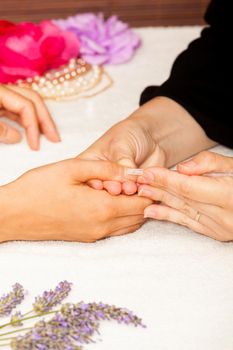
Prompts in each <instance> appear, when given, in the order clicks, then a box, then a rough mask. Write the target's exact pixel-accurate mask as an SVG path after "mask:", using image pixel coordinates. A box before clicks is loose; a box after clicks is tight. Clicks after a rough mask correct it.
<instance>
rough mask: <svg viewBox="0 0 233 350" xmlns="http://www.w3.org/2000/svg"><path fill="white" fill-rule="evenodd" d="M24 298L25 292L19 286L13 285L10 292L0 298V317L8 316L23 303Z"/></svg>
mask: <svg viewBox="0 0 233 350" xmlns="http://www.w3.org/2000/svg"><path fill="white" fill-rule="evenodd" d="M24 296H25V292H24V289H23V287H22V286H21V284H19V283H15V284H14V285H13V286H12V291H11V292H10V293H8V294H4V295H3V296H2V297H1V298H0V317H1V316H7V315H10V313H11V312H12V310H13V309H14V308H15V307H16V306H17V305H19V304H20V303H21V302H22V301H23V299H24Z"/></svg>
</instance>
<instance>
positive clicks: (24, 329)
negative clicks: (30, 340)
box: [1, 327, 33, 340]
mask: <svg viewBox="0 0 233 350" xmlns="http://www.w3.org/2000/svg"><path fill="white" fill-rule="evenodd" d="M32 328H33V327H26V328H21V329H16V330H14V331H10V332H6V333H3V334H1V337H2V336H4V335H9V334H14V333H17V332H23V331H28V330H30V329H32ZM5 340H6V339H5Z"/></svg>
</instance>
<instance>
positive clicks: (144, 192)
mask: <svg viewBox="0 0 233 350" xmlns="http://www.w3.org/2000/svg"><path fill="white" fill-rule="evenodd" d="M138 194H139V196H144V197H147V198H150V199H152V200H155V201H161V202H162V204H163V205H166V206H169V207H170V208H173V209H176V210H179V211H180V212H182V213H183V214H184V215H186V216H188V217H190V218H191V219H193V220H195V218H196V216H197V213H198V212H199V213H201V214H203V215H204V216H201V217H202V218H205V217H208V218H210V219H211V221H208V222H207V219H205V225H207V224H208V225H209V227H210V228H211V229H214V228H216V227H218V231H217V232H219V229H220V227H221V230H222V229H224V231H225V232H233V223H232V212H230V211H227V210H226V209H222V208H220V207H217V206H213V205H209V204H204V203H200V202H197V201H192V200H189V199H184V198H178V197H176V196H173V195H172V194H170V193H169V192H166V191H164V190H161V189H158V188H154V187H151V186H147V185H143V186H140V187H139V193H138Z"/></svg>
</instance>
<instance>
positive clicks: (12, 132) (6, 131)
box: [0, 122, 22, 143]
mask: <svg viewBox="0 0 233 350" xmlns="http://www.w3.org/2000/svg"><path fill="white" fill-rule="evenodd" d="M21 139H22V136H21V134H20V132H19V131H18V130H16V129H15V128H13V127H12V126H9V125H7V124H5V123H2V122H0V142H2V143H18V142H20V141H21Z"/></svg>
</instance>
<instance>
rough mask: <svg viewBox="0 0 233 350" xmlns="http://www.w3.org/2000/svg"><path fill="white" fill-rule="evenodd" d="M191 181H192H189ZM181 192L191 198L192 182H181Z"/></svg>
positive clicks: (179, 187)
mask: <svg viewBox="0 0 233 350" xmlns="http://www.w3.org/2000/svg"><path fill="white" fill-rule="evenodd" d="M188 180H190V179H188ZM178 189H179V191H180V192H181V193H182V194H183V195H184V196H185V197H189V195H190V192H191V185H190V181H187V180H186V181H181V182H180V184H179V186H178Z"/></svg>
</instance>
